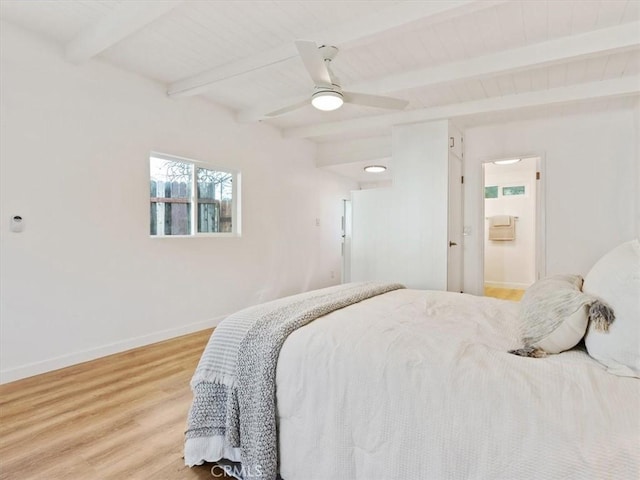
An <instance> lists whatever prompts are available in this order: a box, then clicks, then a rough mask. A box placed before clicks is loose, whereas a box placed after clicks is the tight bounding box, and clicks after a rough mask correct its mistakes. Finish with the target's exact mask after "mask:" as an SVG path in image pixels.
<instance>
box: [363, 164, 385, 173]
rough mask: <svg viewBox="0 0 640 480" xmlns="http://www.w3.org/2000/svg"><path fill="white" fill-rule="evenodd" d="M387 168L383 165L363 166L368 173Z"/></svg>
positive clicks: (380, 171) (378, 171)
mask: <svg viewBox="0 0 640 480" xmlns="http://www.w3.org/2000/svg"><path fill="white" fill-rule="evenodd" d="M386 169H387V167H385V166H384V165H368V166H366V167H364V171H365V172H368V173H382V172H384V171H385V170H386Z"/></svg>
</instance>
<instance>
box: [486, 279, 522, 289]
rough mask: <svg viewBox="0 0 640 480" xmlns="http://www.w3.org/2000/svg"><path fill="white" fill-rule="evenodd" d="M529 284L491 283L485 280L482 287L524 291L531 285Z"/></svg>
mask: <svg viewBox="0 0 640 480" xmlns="http://www.w3.org/2000/svg"><path fill="white" fill-rule="evenodd" d="M531 283H533V282H531ZM531 283H517V282H491V281H488V280H487V281H486V282H484V286H485V287H492V288H508V289H511V290H526V289H527V288H528V287H529V286H530V285H531Z"/></svg>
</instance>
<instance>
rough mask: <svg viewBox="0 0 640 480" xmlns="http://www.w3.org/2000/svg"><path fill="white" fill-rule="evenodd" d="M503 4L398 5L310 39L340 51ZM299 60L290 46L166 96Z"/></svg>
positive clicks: (178, 85) (463, 0)
mask: <svg viewBox="0 0 640 480" xmlns="http://www.w3.org/2000/svg"><path fill="white" fill-rule="evenodd" d="M504 2H505V0H453V1H442V0H431V1H428V2H427V1H421V2H398V4H397V5H394V6H392V7H388V8H386V9H383V10H381V11H379V12H374V13H373V14H370V15H368V16H365V17H359V18H356V19H354V20H352V21H349V22H346V23H343V24H340V25H338V26H336V27H335V28H332V29H330V30H327V31H324V32H316V33H314V34H311V35H309V37H308V38H306V40H313V41H315V42H316V43H318V44H319V45H321V44H327V45H338V46H340V47H342V48H346V47H347V46H350V45H353V44H355V43H357V42H363V41H366V40H367V39H368V38H370V37H372V36H374V35H379V34H381V33H384V32H388V31H390V30H394V29H397V28H402V27H406V26H407V25H409V24H411V23H415V22H418V21H420V22H423V23H424V21H425V19H427V18H428V19H429V20H430V21H432V22H433V23H436V22H442V21H445V20H449V19H451V18H455V17H457V16H461V15H467V14H469V13H471V12H474V11H476V10H481V9H485V8H490V7H493V6H495V5H498V4H501V3H504ZM296 56H298V51H297V50H296V48H295V45H294V44H293V42H287V43H286V44H283V45H280V46H278V47H275V48H272V49H270V50H267V51H264V52H258V53H256V54H255V55H251V56H249V57H246V58H243V59H241V60H239V61H237V62H233V63H229V64H226V65H221V66H219V67H216V68H212V69H210V70H207V71H205V72H202V73H199V74H197V75H194V76H191V77H188V78H185V79H182V80H179V81H177V82H174V83H172V84H171V85H169V88H168V90H167V94H168V95H170V96H172V97H180V96H187V95H198V94H200V93H203V92H205V91H207V90H208V89H210V88H212V87H213V86H214V84H215V83H216V82H219V81H221V80H226V79H229V78H233V77H235V76H238V75H242V74H244V73H248V72H251V71H254V70H257V69H260V68H264V67H265V66H269V65H274V64H276V63H279V62H283V61H285V60H288V59H290V58H293V57H296Z"/></svg>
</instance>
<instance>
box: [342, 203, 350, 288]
mask: <svg viewBox="0 0 640 480" xmlns="http://www.w3.org/2000/svg"><path fill="white" fill-rule="evenodd" d="M351 225H352V224H351V200H343V201H342V279H341V280H342V283H349V282H350V281H351Z"/></svg>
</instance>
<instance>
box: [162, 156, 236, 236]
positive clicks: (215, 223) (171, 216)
mask: <svg viewBox="0 0 640 480" xmlns="http://www.w3.org/2000/svg"><path fill="white" fill-rule="evenodd" d="M149 167H150V192H149V193H150V201H151V219H150V233H151V235H152V236H176V235H218V236H225V235H227V236H228V235H239V234H240V210H239V201H238V199H239V198H240V174H239V173H237V172H233V171H231V170H223V169H219V168H215V167H212V166H210V165H204V164H202V163H200V162H196V161H194V160H187V159H183V158H178V157H171V156H169V155H163V154H159V153H152V154H151V156H150V158H149Z"/></svg>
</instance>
